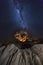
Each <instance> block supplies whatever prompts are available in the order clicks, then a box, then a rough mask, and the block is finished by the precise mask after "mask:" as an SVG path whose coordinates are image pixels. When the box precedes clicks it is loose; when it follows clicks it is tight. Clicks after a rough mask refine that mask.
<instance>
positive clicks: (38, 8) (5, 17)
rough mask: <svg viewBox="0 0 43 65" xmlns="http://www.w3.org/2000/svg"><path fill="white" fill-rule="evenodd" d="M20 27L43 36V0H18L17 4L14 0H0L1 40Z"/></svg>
mask: <svg viewBox="0 0 43 65" xmlns="http://www.w3.org/2000/svg"><path fill="white" fill-rule="evenodd" d="M22 7H23V8H22ZM21 8H22V9H21ZM20 13H21V15H20ZM19 28H20V29H21V28H22V29H26V30H28V31H30V30H31V31H32V35H35V36H39V37H40V36H41V37H43V0H24V1H23V2H18V1H17V4H15V1H14V0H0V40H3V39H6V38H8V37H10V36H11V35H12V33H13V32H15V31H16V29H19Z"/></svg>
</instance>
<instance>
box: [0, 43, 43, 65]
mask: <svg viewBox="0 0 43 65" xmlns="http://www.w3.org/2000/svg"><path fill="white" fill-rule="evenodd" d="M0 65H43V45H34V46H33V47H31V48H28V49H26V48H25V49H19V48H18V47H16V46H15V45H14V44H9V45H7V46H2V47H0Z"/></svg>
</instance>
